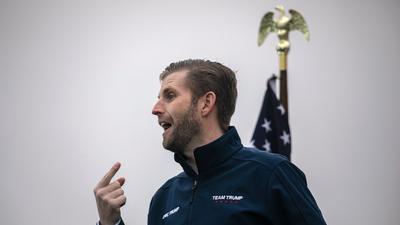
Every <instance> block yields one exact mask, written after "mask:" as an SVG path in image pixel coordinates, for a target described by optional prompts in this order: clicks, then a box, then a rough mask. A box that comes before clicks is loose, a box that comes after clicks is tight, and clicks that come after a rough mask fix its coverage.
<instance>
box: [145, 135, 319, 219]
mask: <svg viewBox="0 0 400 225" xmlns="http://www.w3.org/2000/svg"><path fill="white" fill-rule="evenodd" d="M194 156H195V159H196V165H197V167H198V174H196V173H195V172H194V171H193V170H192V168H191V167H190V166H189V165H188V164H187V163H186V160H185V159H184V157H183V156H182V155H181V154H175V161H177V162H178V163H179V164H181V166H182V167H183V170H184V172H183V173H181V174H179V175H177V176H176V177H173V178H171V179H170V180H168V181H167V182H166V183H165V184H164V185H163V186H162V187H161V188H160V189H159V190H158V191H157V192H156V193H155V195H154V196H153V198H152V201H151V203H150V209H149V214H148V225H161V224H170V225H236V224H237V225H239V224H240V225H246V224H249V225H250V224H251V225H261V224H262V225H268V224H274V225H280V224H288V225H290V224H297V225H302V224H309V225H310V224H313V225H314V224H326V223H325V221H324V219H323V217H322V214H321V212H320V210H319V209H318V206H317V204H316V202H315V200H314V198H313V196H312V195H311V193H310V191H309V190H308V188H307V184H306V179H305V176H304V174H303V172H301V171H300V170H299V169H298V168H297V167H296V166H294V165H293V164H291V163H290V162H289V161H287V160H286V159H285V158H284V157H282V156H278V155H276V154H271V153H267V152H263V151H260V150H257V149H253V148H246V147H243V145H242V144H241V141H240V138H239V136H238V134H237V132H236V129H235V128H234V127H230V129H229V130H228V131H227V132H226V133H225V134H224V135H223V136H222V137H220V138H219V139H217V140H216V141H214V142H212V143H209V144H207V145H205V146H202V147H199V148H198V149H196V150H195V152H194Z"/></svg>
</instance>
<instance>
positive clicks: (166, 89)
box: [157, 87, 176, 99]
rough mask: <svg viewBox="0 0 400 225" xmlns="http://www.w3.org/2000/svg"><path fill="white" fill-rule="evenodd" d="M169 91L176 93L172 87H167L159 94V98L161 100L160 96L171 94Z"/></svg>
mask: <svg viewBox="0 0 400 225" xmlns="http://www.w3.org/2000/svg"><path fill="white" fill-rule="evenodd" d="M169 91H173V92H176V91H175V89H174V88H172V87H166V88H165V89H163V90H162V93H159V94H158V96H157V98H158V99H160V94H161V95H162V94H165V93H167V92H169Z"/></svg>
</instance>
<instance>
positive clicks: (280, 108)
mask: <svg viewBox="0 0 400 225" xmlns="http://www.w3.org/2000/svg"><path fill="white" fill-rule="evenodd" d="M278 110H279V111H281V115H283V114H285V108H283V105H279V106H278Z"/></svg>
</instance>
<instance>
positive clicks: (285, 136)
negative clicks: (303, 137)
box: [281, 131, 290, 145]
mask: <svg viewBox="0 0 400 225" xmlns="http://www.w3.org/2000/svg"><path fill="white" fill-rule="evenodd" d="M281 139H282V141H283V145H287V144H290V135H289V134H288V133H286V131H283V134H282V136H281Z"/></svg>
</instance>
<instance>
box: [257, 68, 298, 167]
mask: <svg viewBox="0 0 400 225" xmlns="http://www.w3.org/2000/svg"><path fill="white" fill-rule="evenodd" d="M275 80H276V76H275V75H272V77H271V78H269V79H268V81H267V90H266V92H265V96H264V101H263V104H262V107H261V112H260V115H259V116H258V121H257V125H256V128H255V130H254V133H253V137H252V138H251V141H252V144H253V145H254V147H256V148H258V149H260V150H264V151H268V152H273V153H278V154H281V155H284V156H286V157H287V158H288V159H289V160H290V152H291V146H292V145H291V137H290V129H289V123H288V116H287V113H286V111H285V108H284V107H283V105H282V104H281V103H280V102H279V100H278V98H277V97H276V94H275V91H274V90H275Z"/></svg>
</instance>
